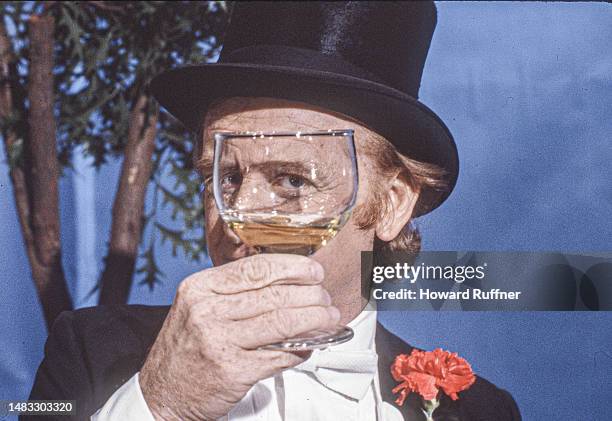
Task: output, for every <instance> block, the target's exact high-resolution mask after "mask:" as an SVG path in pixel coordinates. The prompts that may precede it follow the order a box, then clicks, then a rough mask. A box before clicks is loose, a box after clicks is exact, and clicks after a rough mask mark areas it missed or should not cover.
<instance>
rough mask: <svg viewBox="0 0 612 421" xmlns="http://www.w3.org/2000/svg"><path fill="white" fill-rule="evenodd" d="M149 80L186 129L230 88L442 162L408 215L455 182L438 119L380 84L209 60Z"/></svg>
mask: <svg viewBox="0 0 612 421" xmlns="http://www.w3.org/2000/svg"><path fill="white" fill-rule="evenodd" d="M150 88H151V91H152V93H153V95H154V96H155V98H156V99H157V100H158V101H159V103H160V104H161V105H162V106H163V107H164V108H166V109H167V110H168V112H170V114H172V115H173V116H174V117H176V118H177V119H178V120H179V121H181V122H182V123H183V124H184V125H185V126H186V127H187V128H188V129H189V130H191V131H194V132H197V131H198V129H199V127H198V125H199V124H201V121H202V117H203V115H204V114H205V112H206V109H207V108H208V106H209V104H210V103H211V102H212V101H214V100H216V99H219V98H226V97H236V96H241V97H270V98H280V99H287V100H293V101H299V102H304V103H308V104H312V105H315V106H318V107H322V108H326V109H329V110H332V111H335V112H339V113H342V114H345V115H347V116H350V117H352V118H355V119H356V120H359V121H361V122H363V123H364V124H365V125H366V126H367V127H369V128H370V129H373V130H374V131H376V132H377V133H378V134H380V135H381V136H383V137H384V138H386V139H387V140H389V141H390V142H391V143H392V144H393V145H395V147H396V148H397V150H398V151H399V152H401V153H402V154H404V155H406V156H408V157H409V158H411V159H415V160H417V161H420V162H426V163H430V164H434V165H437V166H439V167H441V168H442V169H444V170H445V172H446V184H447V186H446V188H445V189H444V190H443V191H423V192H421V197H420V198H419V203H418V204H417V209H416V210H415V213H416V215H415V216H420V215H423V214H425V213H428V212H430V211H432V210H433V209H435V208H437V207H438V206H439V205H440V204H441V203H442V202H444V201H445V200H446V199H447V198H448V196H449V195H450V193H451V192H452V190H453V188H454V186H455V184H456V182H457V177H458V173H459V159H458V154H457V147H456V145H455V142H454V140H453V137H452V135H451V133H450V131H449V130H448V128H447V127H446V125H445V124H444V123H443V122H442V120H441V119H440V118H439V117H438V116H437V115H436V114H435V113H434V112H433V111H431V110H430V109H429V108H428V107H427V106H425V105H424V104H423V103H421V102H419V101H418V100H417V99H415V98H413V97H411V96H409V95H406V94H404V93H403V92H401V91H398V90H396V89H393V88H390V87H388V86H386V85H382V84H379V83H376V82H372V81H369V80H366V79H360V78H356V77H352V76H346V75H342V74H337V73H330V72H325V71H317V70H311V69H301V68H293V67H284V66H272V65H260V64H247V63H216V64H205V65H199V66H189V67H182V68H178V69H173V70H169V71H166V72H164V73H162V74H160V75H158V76H156V77H155V78H154V79H153V80H152V82H151V85H150Z"/></svg>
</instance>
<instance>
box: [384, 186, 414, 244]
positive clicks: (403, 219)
mask: <svg viewBox="0 0 612 421" xmlns="http://www.w3.org/2000/svg"><path fill="white" fill-rule="evenodd" d="M418 198H419V192H418V191H416V190H414V189H413V188H412V187H410V185H409V184H408V183H407V182H406V181H404V180H403V179H401V178H399V177H398V176H395V178H394V179H393V181H392V182H391V185H390V187H389V190H388V191H387V195H386V197H385V200H386V201H387V206H384V207H383V209H385V213H384V215H381V217H380V218H379V219H378V222H377V223H376V236H377V237H378V238H379V239H380V240H382V241H385V242H387V241H391V240H393V239H394V238H395V237H397V235H398V234H399V233H400V231H401V230H402V229H403V228H404V227H405V226H406V224H407V223H408V222H409V221H410V217H411V216H412V212H413V211H414V207H415V206H416V203H417V200H418Z"/></svg>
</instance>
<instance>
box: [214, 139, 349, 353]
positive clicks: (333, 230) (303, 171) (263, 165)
mask: <svg viewBox="0 0 612 421" xmlns="http://www.w3.org/2000/svg"><path fill="white" fill-rule="evenodd" d="M214 141H215V144H214V161H213V179H212V183H213V194H214V197H215V202H216V205H217V208H218V210H219V215H220V217H221V218H222V219H223V221H224V222H225V223H226V224H227V225H228V226H229V227H230V229H231V230H232V231H233V232H234V233H235V234H236V235H237V236H238V237H239V238H240V240H241V241H242V242H243V243H244V244H246V245H248V246H251V247H253V248H255V249H256V250H257V251H258V252H260V253H291V254H300V255H304V256H309V255H312V254H313V253H315V252H316V251H317V250H319V249H320V248H321V247H324V246H325V245H327V244H328V243H329V242H330V241H332V240H333V238H334V237H335V236H336V234H337V233H338V231H339V230H340V229H341V228H342V227H343V226H344V225H345V224H346V222H347V221H348V219H349V217H350V214H351V210H352V209H353V206H354V205H355V200H356V197H357V190H358V172H357V160H356V157H355V145H354V139H353V131H352V130H324V131H309V132H275V131H271V132H233V133H229V132H217V133H215V134H214ZM352 336H353V332H352V330H351V329H350V328H348V327H346V326H337V327H336V328H334V329H331V330H328V331H316V332H309V333H308V334H305V335H302V336H301V337H300V338H292V339H290V340H287V341H283V342H280V343H277V344H271V345H268V346H266V347H263V348H266V349H281V350H292V351H293V350H310V349H317V348H323V347H327V346H330V345H334V344H338V343H342V342H346V341H347V340H349V339H351V337H352Z"/></svg>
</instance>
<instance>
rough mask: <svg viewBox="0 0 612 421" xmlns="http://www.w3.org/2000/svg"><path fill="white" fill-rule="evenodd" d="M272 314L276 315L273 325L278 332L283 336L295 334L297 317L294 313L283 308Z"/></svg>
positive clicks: (287, 336)
mask: <svg viewBox="0 0 612 421" xmlns="http://www.w3.org/2000/svg"><path fill="white" fill-rule="evenodd" d="M272 314H273V315H274V322H273V323H271V325H272V326H273V327H274V329H275V331H276V333H277V334H278V335H279V336H280V337H282V338H289V337H291V336H293V335H292V331H293V328H294V326H295V318H294V317H293V316H292V313H290V312H289V311H287V310H284V309H281V310H276V311H274V312H273V313H272Z"/></svg>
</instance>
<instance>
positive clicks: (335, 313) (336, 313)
mask: <svg viewBox="0 0 612 421" xmlns="http://www.w3.org/2000/svg"><path fill="white" fill-rule="evenodd" d="M327 312H328V313H329V317H331V318H332V320H333V321H334V322H336V323H337V322H338V321H339V320H340V310H338V309H337V308H336V307H333V306H331V307H327Z"/></svg>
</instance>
